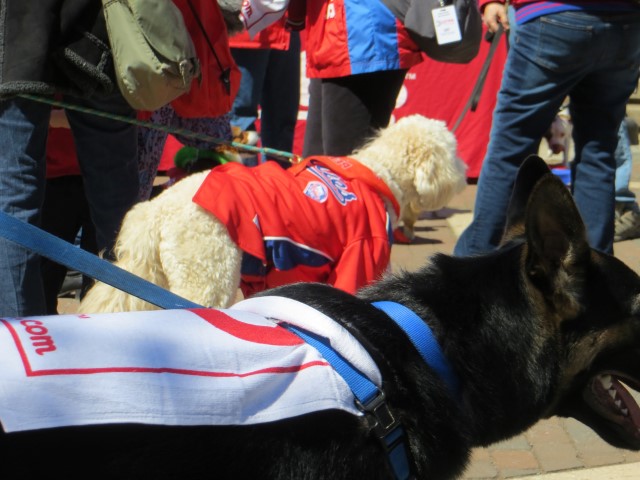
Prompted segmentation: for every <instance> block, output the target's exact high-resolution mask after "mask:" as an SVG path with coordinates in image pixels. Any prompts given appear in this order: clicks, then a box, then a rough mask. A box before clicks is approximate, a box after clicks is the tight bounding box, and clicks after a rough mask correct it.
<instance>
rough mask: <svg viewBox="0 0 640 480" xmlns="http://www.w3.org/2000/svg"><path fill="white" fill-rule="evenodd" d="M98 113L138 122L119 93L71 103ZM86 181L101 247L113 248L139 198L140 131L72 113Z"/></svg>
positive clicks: (121, 124) (111, 121) (86, 189)
mask: <svg viewBox="0 0 640 480" xmlns="http://www.w3.org/2000/svg"><path fill="white" fill-rule="evenodd" d="M67 100H68V101H74V102H77V104H79V105H81V106H85V107H89V108H92V109H95V110H99V111H103V112H108V113H111V114H115V115H119V116H122V117H127V118H130V119H135V117H136V113H135V111H134V110H133V109H132V108H131V107H130V106H129V105H128V104H127V103H126V101H125V100H124V98H123V97H122V96H121V95H120V94H119V93H118V94H114V95H111V96H109V97H105V98H101V99H93V100H86V99H84V100H83V99H67ZM67 116H68V118H69V124H70V125H71V131H72V132H73V136H74V140H75V144H76V151H77V155H78V162H79V163H80V169H81V171H82V177H83V179H84V186H85V192H86V194H87V200H88V202H89V208H90V211H91V218H92V219H93V222H94V225H95V228H96V243H97V246H98V249H99V250H100V251H101V252H102V251H104V255H105V257H106V258H111V253H112V252H111V249H112V248H113V245H114V243H115V239H116V236H117V234H118V231H119V230H120V224H121V222H122V219H123V217H124V215H125V214H126V213H127V211H128V210H129V209H130V208H131V207H132V206H133V205H134V204H135V203H136V201H137V199H138V194H139V179H138V158H137V127H136V126H135V125H131V124H129V123H126V122H121V121H117V120H112V119H109V118H104V117H101V116H98V115H95V114H91V113H84V112H78V111H71V110H69V111H67Z"/></svg>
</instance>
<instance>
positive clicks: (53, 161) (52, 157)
mask: <svg viewBox="0 0 640 480" xmlns="http://www.w3.org/2000/svg"><path fill="white" fill-rule="evenodd" d="M46 155H47V178H56V177H64V176H67V175H80V165H79V164H78V157H77V156H76V146H75V143H74V142H73V134H72V133H71V130H70V129H69V128H49V136H48V137H47V153H46Z"/></svg>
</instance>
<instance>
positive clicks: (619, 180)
mask: <svg viewBox="0 0 640 480" xmlns="http://www.w3.org/2000/svg"><path fill="white" fill-rule="evenodd" d="M615 156H616V167H617V168H616V203H618V202H620V203H635V201H636V194H635V193H633V192H632V191H631V190H630V189H629V182H630V181H631V168H632V166H633V155H632V154H631V142H630V140H629V132H628V130H627V122H622V123H621V124H620V128H619V129H618V146H617V147H616V154H615Z"/></svg>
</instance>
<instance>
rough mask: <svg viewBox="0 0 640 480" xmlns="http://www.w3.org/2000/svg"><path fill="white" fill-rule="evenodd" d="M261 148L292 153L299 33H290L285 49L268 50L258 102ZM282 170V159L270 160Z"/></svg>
mask: <svg viewBox="0 0 640 480" xmlns="http://www.w3.org/2000/svg"><path fill="white" fill-rule="evenodd" d="M260 106H261V110H260V138H261V140H262V146H263V147H267V148H273V149H275V150H281V151H283V152H291V151H292V149H293V138H294V134H295V129H296V123H297V121H298V108H299V106H300V34H299V33H298V32H291V36H290V40H289V49H288V50H271V52H270V54H269V63H268V65H267V71H266V75H265V78H264V85H263V88H262V96H261V102H260ZM272 159H273V160H276V161H278V163H280V164H281V165H282V166H283V167H285V168H286V167H288V166H289V163H288V162H286V161H285V160H280V159H278V158H275V157H274V158H272Z"/></svg>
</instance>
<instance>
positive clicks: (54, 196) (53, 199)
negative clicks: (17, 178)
mask: <svg viewBox="0 0 640 480" xmlns="http://www.w3.org/2000/svg"><path fill="white" fill-rule="evenodd" d="M86 203H87V199H86V197H85V192H84V187H83V183H82V177H81V176H80V175H65V176H62V177H57V178H50V179H48V180H47V186H46V190H45V200H44V204H43V206H42V229H43V230H44V231H45V232H49V233H51V234H52V235H55V236H56V237H58V238H61V239H63V240H66V241H67V242H69V243H74V241H75V239H76V236H77V235H78V232H79V231H80V229H81V228H82V224H83V221H84V219H83V211H85V210H86V209H87V206H86ZM92 253H96V254H97V253H98V252H97V251H95V250H94V251H92ZM40 268H41V271H42V283H43V287H44V293H45V300H46V303H47V315H55V314H57V313H58V293H59V292H60V287H62V284H63V282H64V278H65V275H66V274H67V267H65V266H64V265H60V264H59V263H56V262H54V261H53V260H49V259H48V258H42V263H41V267H40Z"/></svg>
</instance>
